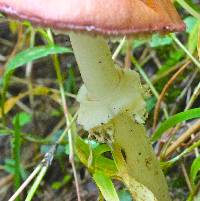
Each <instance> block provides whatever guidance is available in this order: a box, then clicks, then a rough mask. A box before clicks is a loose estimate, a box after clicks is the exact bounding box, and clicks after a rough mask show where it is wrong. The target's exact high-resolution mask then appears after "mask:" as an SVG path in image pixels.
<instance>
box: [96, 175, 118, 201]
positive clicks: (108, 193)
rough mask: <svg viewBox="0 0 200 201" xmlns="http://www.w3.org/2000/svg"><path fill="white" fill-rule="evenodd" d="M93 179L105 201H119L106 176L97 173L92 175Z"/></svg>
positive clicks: (110, 181)
mask: <svg viewBox="0 0 200 201" xmlns="http://www.w3.org/2000/svg"><path fill="white" fill-rule="evenodd" d="M93 179H94V180H95V182H96V184H97V186H98V187H99V189H100V191H101V193H102V195H103V197H104V199H105V200H106V201H119V197H118V195H117V192H116V190H115V187H114V185H113V183H112V180H111V179H110V178H109V177H108V176H106V175H105V174H104V173H103V172H101V171H98V172H96V173H94V175H93Z"/></svg>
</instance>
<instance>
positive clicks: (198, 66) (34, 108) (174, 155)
mask: <svg viewBox="0 0 200 201" xmlns="http://www.w3.org/2000/svg"><path fill="white" fill-rule="evenodd" d="M175 5H176V6H177V8H178V9H179V11H180V13H181V14H182V17H183V19H184V21H185V23H186V26H187V29H186V32H185V33H180V34H176V35H175V34H168V35H167V36H161V35H158V34H154V35H153V36H151V37H150V36H149V37H148V38H141V39H134V40H133V39H126V38H123V39H120V40H116V39H115V40H114V39H113V40H112V41H110V43H109V44H110V48H111V50H112V53H113V59H114V61H115V62H116V63H117V64H118V66H120V67H121V68H125V69H129V68H131V69H135V70H136V71H137V72H138V73H139V74H140V77H141V78H142V84H143V85H144V87H145V89H146V94H145V102H146V110H147V111H148V113H149V114H148V117H146V120H145V121H146V124H147V126H146V130H147V132H148V135H149V136H150V139H151V142H152V145H153V147H154V151H155V153H156V155H157V157H158V159H159V160H160V166H161V167H162V169H163V171H164V173H165V175H166V178H167V183H168V186H169V190H170V195H171V197H172V200H180V201H181V200H188V201H190V200H196V201H198V200H200V179H199V170H200V156H199V147H200V139H199V136H200V101H199V100H200V99H199V95H200V79H199V78H200V76H199V72H200V14H199V13H200V6H199V4H198V3H195V1H192V0H185V1H183V0H176V3H175ZM0 46H1V48H0V84H1V88H0V92H1V96H0V104H1V105H0V106H1V107H0V149H1V158H0V200H9V199H10V201H11V200H19V201H20V200H26V201H30V200H47V199H48V200H59V201H61V200H91V201H93V200H96V199H97V198H98V199H99V200H104V199H105V200H106V201H117V200H120V201H129V200H132V198H131V194H133V191H134V189H133V186H134V185H135V186H137V185H138V183H137V182H138V181H136V180H135V179H134V178H130V177H129V175H130V172H128V170H127V169H126V165H125V162H126V159H127V158H126V157H127V156H126V154H124V153H123V151H124V150H122V151H121V150H120V151H119V149H118V147H117V145H116V146H114V147H112V146H109V144H110V140H112V139H111V138H112V134H111V135H110V133H109V132H107V131H108V130H109V128H108V127H109V124H108V125H106V128H105V127H104V128H105V130H106V132H104V131H102V130H101V129H102V128H101V129H99V130H98V128H97V130H94V131H93V132H87V131H85V130H84V129H83V128H82V127H81V126H79V125H78V124H77V123H76V120H77V111H78V108H79V105H78V103H77V100H76V98H77V92H78V89H79V88H80V86H81V77H80V74H79V72H78V68H77V64H76V61H75V58H74V55H73V51H72V48H71V44H70V42H69V38H68V36H67V35H60V34H59V35H58V34H57V33H54V32H53V31H52V30H50V29H43V28H38V27H33V26H32V25H31V24H30V23H29V22H23V23H19V22H16V21H11V20H8V19H7V18H6V17H4V16H3V15H2V16H1V18H0ZM135 79H137V77H136V78H135ZM108 95H109V93H108ZM118 95H119V97H120V93H119V94H118ZM110 99H111V100H112V97H110ZM91 111H92V110H91ZM91 113H92V115H93V111H92V112H91ZM123 115H124V116H123ZM123 115H122V117H120V116H119V117H118V118H116V119H115V120H113V121H115V123H116V122H117V124H119V125H120V124H123V125H125V123H126V122H129V121H130V119H129V118H128V117H127V116H126V114H123ZM93 116H94V117H93V118H94V119H91V122H90V123H91V124H93V123H94V122H95V121H97V119H95V118H97V117H96V116H95V115H93ZM140 117H141V116H140V115H139V116H135V119H136V123H135V124H136V125H137V124H138V125H139V124H140V123H141V122H143V121H144V120H143V119H141V118H140ZM82 121H84V119H82ZM123 121H124V122H123ZM107 126H108V127H107ZM134 126H135V125H134ZM122 127H123V126H121V128H122ZM134 128H135V127H134ZM127 129H128V128H127V127H126V126H124V128H123V131H124V132H126V130H127ZM138 129H139V130H140V133H144V131H143V127H142V128H138ZM119 132H120V130H119ZM96 133H104V136H103V137H102V135H97V134H96ZM126 133H128V132H126ZM126 133H124V136H123V137H124V139H125V142H124V143H125V144H129V145H130V144H131V143H132V141H130V138H129V136H128V134H126ZM119 136H120V135H119ZM125 136H126V137H125ZM119 138H120V137H117V139H119ZM141 138H142V137H141ZM137 139H139V140H140V138H139V137H138V138H137ZM139 140H138V141H137V143H136V142H135V147H136V146H137V145H138V147H141V146H144V145H143V144H140V141H139ZM133 143H134V142H133ZM147 147H148V145H147ZM129 148H130V146H129V147H127V150H128V151H129V152H132V148H134V147H131V148H130V149H129ZM143 148H144V147H143ZM146 149H148V148H145V150H146ZM127 150H125V152H126V151H127ZM126 153H127V152H126ZM138 154H139V155H140V154H141V153H140V152H139V153H138ZM127 163H128V162H127ZM146 163H147V167H148V164H149V161H148V160H147V161H146ZM129 165H131V166H133V164H132V163H130V164H129ZM138 167H139V165H138ZM141 171H142V169H141ZM147 176H149V177H150V176H151V175H147ZM152 183H155V182H154V181H152ZM130 184H131V185H130ZM141 189H143V190H141ZM141 189H140V190H139V192H140V195H143V193H144V190H145V191H146V190H147V193H146V194H148V196H149V197H148V198H147V199H148V200H149V201H150V200H153V198H154V195H153V194H151V193H152V192H148V189H146V188H145V187H144V188H141ZM138 200H140V198H138Z"/></svg>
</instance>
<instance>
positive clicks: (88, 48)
mask: <svg viewBox="0 0 200 201" xmlns="http://www.w3.org/2000/svg"><path fill="white" fill-rule="evenodd" d="M69 35H70V39H71V43H72V46H73V50H74V53H75V57H76V60H77V62H78V65H79V69H80V72H81V76H82V79H83V81H84V85H85V86H86V88H87V90H88V93H89V94H91V95H92V96H93V97H94V98H95V97H96V98H99V97H102V96H107V95H109V94H110V92H112V90H113V89H114V88H115V87H116V86H117V84H118V82H119V75H118V72H117V70H116V69H115V68H114V62H113V60H112V56H111V52H110V50H109V48H108V45H107V42H106V40H104V39H103V38H102V37H90V36H87V35H86V34H85V35H83V34H77V33H70V34H69Z"/></svg>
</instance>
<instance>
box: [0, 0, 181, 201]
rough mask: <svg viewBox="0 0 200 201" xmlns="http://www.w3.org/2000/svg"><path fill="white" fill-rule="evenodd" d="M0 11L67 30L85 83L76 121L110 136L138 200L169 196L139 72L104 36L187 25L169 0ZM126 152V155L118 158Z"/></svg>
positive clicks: (23, 1) (6, 6) (48, 2)
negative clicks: (120, 60)
mask: <svg viewBox="0 0 200 201" xmlns="http://www.w3.org/2000/svg"><path fill="white" fill-rule="evenodd" d="M0 11H1V12H3V13H5V14H7V15H9V16H11V17H12V18H15V19H19V20H29V21H31V22H33V23H34V24H36V25H39V26H46V27H51V28H54V29H56V30H62V31H68V33H69V36H70V40H71V43H72V47H73V50H74V54H75V57H76V60H77V63H78V66H79V69H80V72H81V76H82V79H83V82H84V85H83V86H82V87H81V89H80V91H79V94H78V101H79V102H80V110H79V117H78V122H79V123H80V124H81V125H83V127H84V128H85V130H88V131H89V132H91V133H97V132H95V131H98V133H99V135H103V136H105V135H106V136H107V134H108V135H109V136H110V140H108V143H110V144H111V147H112V148H113V156H114V159H115V161H116V165H117V168H118V170H119V173H120V174H119V176H121V180H123V182H124V183H125V184H126V186H127V187H128V188H129V190H130V192H131V193H132V196H133V197H134V198H135V200H138V201H141V200H148V201H151V200H152V201H153V200H158V201H169V200H170V197H169V194H168V188H167V184H166V181H165V178H164V175H163V173H162V171H161V168H160V166H159V162H158V161H157V159H156V157H155V155H154V152H153V149H152V147H151V143H150V141H149V139H148V138H147V136H146V133H145V129H144V126H143V124H142V123H143V116H144V113H145V102H144V99H143V96H144V90H143V88H142V85H141V83H140V79H139V76H138V74H137V73H136V72H135V71H132V70H130V69H121V68H119V67H116V66H115V64H114V62H113V60H112V57H111V52H110V50H109V48H108V45H107V42H106V38H107V37H112V36H114V37H115V36H116V37H119V36H123V35H126V36H130V37H131V36H133V37H137V36H138V35H139V36H140V35H149V34H151V33H154V32H159V33H162V34H165V33H168V32H174V31H183V30H184V29H185V25H184V23H183V22H182V21H181V19H180V17H179V15H178V13H177V12H176V10H175V8H174V7H173V5H172V3H171V1H170V0H120V1H117V0H85V1H83V0H68V1H67V0H57V1H54V0H0ZM122 152H124V154H125V156H126V157H125V158H120V154H121V153H122ZM119 153H120V154H119ZM121 155H122V154H121ZM123 160H124V161H123ZM122 161H123V162H122Z"/></svg>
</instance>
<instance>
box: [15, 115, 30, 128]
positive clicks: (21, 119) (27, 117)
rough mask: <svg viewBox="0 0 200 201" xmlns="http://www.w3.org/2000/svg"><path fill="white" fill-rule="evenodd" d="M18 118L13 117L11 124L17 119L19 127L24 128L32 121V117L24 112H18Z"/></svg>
mask: <svg viewBox="0 0 200 201" xmlns="http://www.w3.org/2000/svg"><path fill="white" fill-rule="evenodd" d="M17 115H18V117H17V116H16V115H15V116H14V118H13V120H12V122H13V124H14V123H15V122H16V118H19V125H20V126H24V125H26V124H27V123H29V122H30V121H31V119H32V116H31V115H30V114H28V113H26V112H20V113H19V114H17Z"/></svg>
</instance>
